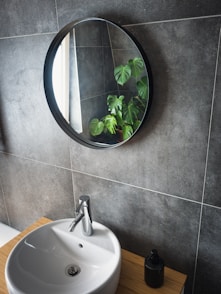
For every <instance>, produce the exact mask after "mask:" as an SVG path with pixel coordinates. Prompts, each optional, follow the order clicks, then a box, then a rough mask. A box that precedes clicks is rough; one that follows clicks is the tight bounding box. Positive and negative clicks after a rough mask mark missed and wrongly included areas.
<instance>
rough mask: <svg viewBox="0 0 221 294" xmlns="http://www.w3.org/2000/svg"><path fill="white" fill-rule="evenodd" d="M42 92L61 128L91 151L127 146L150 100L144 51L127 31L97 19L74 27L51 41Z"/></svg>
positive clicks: (147, 68)
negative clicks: (126, 143)
mask: <svg viewBox="0 0 221 294" xmlns="http://www.w3.org/2000/svg"><path fill="white" fill-rule="evenodd" d="M44 87H45V93H46V98H47V101H48V104H49V107H50V109H51V112H52V114H53V116H54V118H55V119H56V121H57V123H58V124H59V125H60V127H61V128H62V129H63V130H64V131H65V132H66V133H67V134H68V135H69V136H70V137H71V138H72V139H74V140H76V141H78V142H79V143H81V144H83V145H85V146H88V147H91V148H108V147H116V146H119V145H121V144H123V143H125V142H126V141H128V140H129V139H130V138H131V137H132V136H133V135H134V134H135V133H136V132H137V130H138V129H139V128H140V126H141V124H142V122H143V120H144V117H145V116H146V114H147V111H148V109H149V107H150V104H151V97H152V78H151V71H150V67H149V64H148V61H147V59H146V57H145V56H144V54H143V52H142V49H141V48H140V47H139V45H138V44H137V42H135V40H134V39H133V37H131V36H130V35H129V34H128V33H127V32H126V31H125V30H123V29H122V28H120V27H119V26H117V25H116V24H114V23H112V22H110V21H107V20H104V19H100V18H87V19H84V20H81V21H78V22H72V23H70V24H68V25H67V26H65V27H64V28H63V29H62V30H61V31H60V32H59V33H58V34H57V35H56V36H55V38H54V40H53V41H52V43H51V45H50V47H49V50H48V53H47V56H46V60H45V66H44Z"/></svg>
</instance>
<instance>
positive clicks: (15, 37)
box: [0, 31, 58, 40]
mask: <svg viewBox="0 0 221 294" xmlns="http://www.w3.org/2000/svg"><path fill="white" fill-rule="evenodd" d="M57 33H58V32H57V31H56V32H47V33H36V34H28V35H18V36H10V37H0V40H6V39H17V38H24V37H36V36H44V35H54V34H57Z"/></svg>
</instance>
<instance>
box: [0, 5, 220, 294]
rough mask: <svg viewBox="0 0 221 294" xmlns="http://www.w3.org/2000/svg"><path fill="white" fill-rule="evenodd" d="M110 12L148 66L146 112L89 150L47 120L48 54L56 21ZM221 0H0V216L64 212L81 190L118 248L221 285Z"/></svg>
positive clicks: (208, 287)
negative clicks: (114, 143) (133, 126)
mask: <svg viewBox="0 0 221 294" xmlns="http://www.w3.org/2000/svg"><path fill="white" fill-rule="evenodd" d="M87 16H98V17H103V18H108V19H110V20H112V21H115V22H117V23H118V24H121V25H123V26H124V27H125V28H126V29H128V30H129V31H130V32H132V33H133V34H134V36H135V37H136V38H137V39H138V41H139V42H140V43H141V45H142V47H143V48H144V50H145V52H146V54H147V56H148V58H149V61H150V64H151V67H152V71H153V76H154V101H153V107H152V109H151V112H150V116H149V118H148V119H147V120H146V121H145V123H144V125H143V127H142V129H141V130H140V132H139V133H138V134H137V135H136V136H135V137H134V138H133V139H132V140H131V141H130V142H128V143H127V144H125V145H123V146H121V147H119V148H117V149H111V150H93V149H88V148H86V147H83V146H81V145H79V144H77V143H76V142H74V141H71V140H70V139H69V138H68V137H67V136H66V135H65V134H64V133H63V131H62V130H60V128H59V127H58V126H57V124H56V123H55V121H54V119H53V117H52V115H51V113H50V111H49V108H48V106H47V103H46V99H45V95H44V89H43V80H42V79H43V74H42V73H43V65H44V58H45V55H46V52H47V49H48V47H49V44H50V42H51V40H52V39H53V37H54V35H55V33H56V32H57V31H58V29H59V28H61V27H62V26H64V25H65V24H67V23H68V22H70V21H73V20H75V19H78V18H80V17H87ZM220 23H221V1H219V0H212V1H209V0H203V1H202V0H201V1H200V0H192V1H175V0H168V1H162V0H157V1H156V0H154V1H153V0H146V1H142V0H140V1H135V0H121V1H119V0H113V1H108V0H102V1H100V0H93V1H91V0H86V1H82V0H81V1H78V0H66V1H63V0H62V1H61V0H47V1H46V0H38V1H37V0H32V1H27V0H20V1H18V0H13V1H12V0H7V1H6V0H4V1H2V3H1V9H0V28H1V29H0V67H1V70H0V113H1V119H0V130H1V136H0V141H1V142H0V146H1V147H0V148H1V151H0V220H1V221H3V222H6V223H9V224H11V225H12V226H14V227H16V228H18V229H20V230H22V229H24V228H25V227H26V226H28V225H29V224H30V223H32V222H34V221H35V220H36V219H37V218H39V217H41V216H43V215H44V216H48V217H51V218H52V219H57V218H64V217H71V216H72V215H73V210H74V206H75V202H76V201H77V200H78V197H79V196H80V195H81V194H89V195H90V196H91V198H92V212H93V218H94V220H97V221H101V222H103V223H104V224H106V225H107V226H109V227H110V228H111V229H112V230H113V231H114V232H115V233H116V235H117V236H118V238H119V240H120V242H121V245H122V247H123V248H126V249H128V250H131V251H133V252H135V253H138V254H141V255H143V256H144V255H146V254H147V253H148V252H149V250H150V249H152V248H153V247H155V248H157V249H158V250H159V252H160V254H161V255H162V257H163V258H164V259H165V263H166V265H168V266H170V267H172V268H174V269H176V270H179V271H181V272H184V273H186V274H188V282H187V285H186V291H185V293H186V294H189V293H192V294H193V293H194V294H204V293H205V294H208V293H210V294H218V293H221V280H220V276H221V267H220V264H221V239H220V236H221V225H220V224H221V185H220V179H221V151H220V150H221V149H220V144H221V135H220V131H221V124H220V111H221V100H220V97H221V66H220V63H221V61H220V58H221V55H220Z"/></svg>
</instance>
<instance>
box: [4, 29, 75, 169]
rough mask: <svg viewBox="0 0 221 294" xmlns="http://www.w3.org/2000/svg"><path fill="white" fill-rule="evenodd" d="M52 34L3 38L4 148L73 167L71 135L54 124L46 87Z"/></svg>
mask: <svg viewBox="0 0 221 294" xmlns="http://www.w3.org/2000/svg"><path fill="white" fill-rule="evenodd" d="M52 38H53V36H52V35H44V36H32V37H24V38H14V39H1V40H0V44H1V45H0V60H1V71H0V80H1V84H0V100H1V107H2V109H1V113H2V114H3V119H2V120H3V121H2V124H3V127H4V134H5V137H6V141H7V146H6V148H4V151H6V152H9V153H13V154H16V155H19V156H23V157H28V158H32V159H36V160H40V161H44V162H48V163H50V164H54V165H61V166H64V167H70V157H69V138H68V137H67V136H66V135H65V134H64V132H63V131H62V130H61V129H60V127H58V125H57V123H55V120H54V118H53V117H52V114H51V112H50V110H49V107H48V104H47V101H46V96H45V93H44V86H43V67H44V59H45V56H46V52H47V49H48V47H49V44H50V42H51V40H52Z"/></svg>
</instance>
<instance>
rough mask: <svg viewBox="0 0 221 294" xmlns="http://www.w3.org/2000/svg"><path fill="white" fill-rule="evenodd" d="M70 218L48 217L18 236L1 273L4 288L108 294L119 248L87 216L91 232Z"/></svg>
mask: <svg viewBox="0 0 221 294" xmlns="http://www.w3.org/2000/svg"><path fill="white" fill-rule="evenodd" d="M71 222H72V219H63V220H58V221H54V222H51V223H48V224H46V225H44V226H42V227H40V228H38V229H36V230H35V231H33V232H31V233H30V234H29V235H27V236H26V237H24V238H23V239H22V240H21V241H20V242H19V243H18V244H17V245H16V246H15V247H14V249H13V250H12V252H11V253H10V255H9V257H8V260H7V263H6V267H5V277H6V284H7V287H8V291H9V293H10V294H18V293H19V294H20V293H27V294H50V293H53V294H56V293H57V294H58V293H59V294H66V293H67V294H69V293H71V294H74V293H76V294H86V293H97V294H114V293H115V291H116V289H117V285H118V282H119V276H120V267H121V248H120V244H119V242H118V240H117V238H116V236H115V235H114V234H113V233H112V231H110V230H109V229H108V228H107V227H105V226H104V225H102V224H100V223H97V222H93V230H94V233H93V235H92V236H84V235H83V234H82V229H81V223H79V224H78V225H77V226H76V227H75V229H74V231H73V232H69V231H68V227H69V225H70V223H71Z"/></svg>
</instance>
